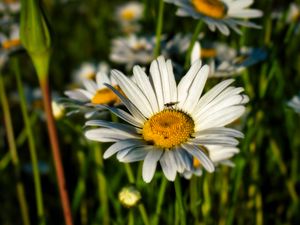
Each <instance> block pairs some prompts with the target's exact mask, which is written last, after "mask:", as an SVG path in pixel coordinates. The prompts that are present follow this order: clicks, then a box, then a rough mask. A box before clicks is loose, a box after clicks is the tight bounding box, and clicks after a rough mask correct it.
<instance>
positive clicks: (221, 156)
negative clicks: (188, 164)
mask: <svg viewBox="0 0 300 225" xmlns="http://www.w3.org/2000/svg"><path fill="white" fill-rule="evenodd" d="M202 148H203V149H205V150H206V152H207V154H208V155H209V157H210V159H211V161H212V162H213V163H214V165H215V166H218V165H219V164H221V165H226V166H231V167H233V166H234V163H233V162H232V161H231V160H230V158H232V157H233V156H234V155H235V154H237V153H239V149H238V148H235V147H224V146H220V145H206V146H205V147H204V146H202ZM202 170H203V167H202V165H201V163H200V162H199V160H197V158H195V157H194V158H193V167H192V170H190V171H188V170H186V171H184V173H183V176H184V177H185V178H186V179H190V178H191V176H192V175H196V176H201V175H202V173H203V171H202Z"/></svg>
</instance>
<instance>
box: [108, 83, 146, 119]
mask: <svg viewBox="0 0 300 225" xmlns="http://www.w3.org/2000/svg"><path fill="white" fill-rule="evenodd" d="M105 86H107V87H108V88H109V89H110V90H112V91H113V92H114V93H115V94H116V95H117V96H118V97H119V98H120V99H121V101H122V102H123V104H124V105H125V106H126V108H127V109H128V110H129V111H130V112H131V114H132V115H133V116H134V117H135V118H136V120H138V121H139V122H140V123H144V122H145V121H146V118H145V117H144V115H143V114H142V113H141V111H140V110H139V109H138V108H137V107H136V106H135V105H134V104H133V103H132V102H131V101H130V100H129V99H128V98H126V97H124V96H123V95H122V94H121V93H120V92H119V91H118V90H116V89H115V88H114V87H112V86H111V85H109V84H105Z"/></svg>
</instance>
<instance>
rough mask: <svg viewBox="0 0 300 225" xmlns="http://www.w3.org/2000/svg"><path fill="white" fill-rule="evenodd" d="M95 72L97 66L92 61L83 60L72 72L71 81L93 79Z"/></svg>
mask: <svg viewBox="0 0 300 225" xmlns="http://www.w3.org/2000/svg"><path fill="white" fill-rule="evenodd" d="M96 73H97V67H96V65H95V64H94V63H90V62H84V63H82V64H81V65H80V67H79V68H78V69H77V70H76V71H75V72H74V73H73V78H72V79H73V81H74V83H76V84H81V83H82V82H83V80H86V79H88V80H93V79H94V78H95V76H96Z"/></svg>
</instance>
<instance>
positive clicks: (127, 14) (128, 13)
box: [121, 9, 135, 21]
mask: <svg viewBox="0 0 300 225" xmlns="http://www.w3.org/2000/svg"><path fill="white" fill-rule="evenodd" d="M121 17H122V19H124V20H127V21H131V20H133V19H134V17H135V13H134V11H132V10H130V9H127V10H123V12H122V13H121Z"/></svg>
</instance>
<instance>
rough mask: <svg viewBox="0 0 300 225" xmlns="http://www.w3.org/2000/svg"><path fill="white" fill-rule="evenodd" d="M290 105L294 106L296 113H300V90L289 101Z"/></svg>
mask: <svg viewBox="0 0 300 225" xmlns="http://www.w3.org/2000/svg"><path fill="white" fill-rule="evenodd" d="M288 106H289V107H291V108H293V109H294V110H295V112H296V113H300V92H299V94H298V95H295V96H294V97H293V98H292V99H291V100H290V101H289V102H288Z"/></svg>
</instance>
